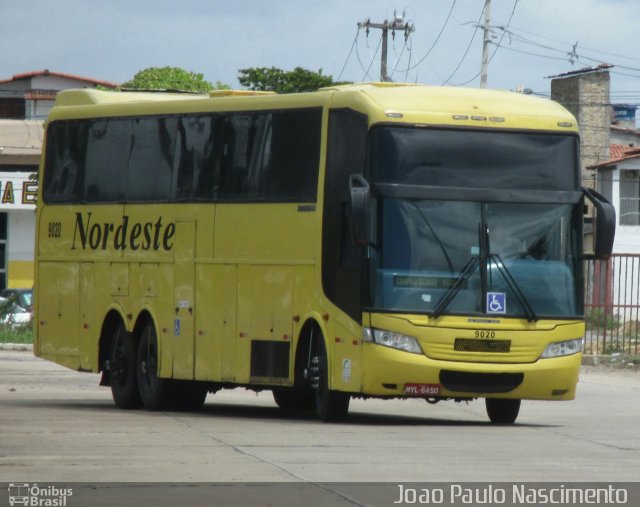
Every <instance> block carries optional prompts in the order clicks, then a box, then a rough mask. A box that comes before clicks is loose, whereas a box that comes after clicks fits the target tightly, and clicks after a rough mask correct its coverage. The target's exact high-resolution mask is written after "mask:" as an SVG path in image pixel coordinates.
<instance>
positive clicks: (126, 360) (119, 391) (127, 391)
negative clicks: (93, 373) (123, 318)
mask: <svg viewBox="0 0 640 507" xmlns="http://www.w3.org/2000/svg"><path fill="white" fill-rule="evenodd" d="M110 343H111V347H110V348H111V352H110V354H109V379H110V383H111V395H112V396H113V401H114V402H115V404H116V406H117V407H118V408H122V409H126V410H128V409H134V408H140V406H141V405H142V401H141V400H140V394H139V393H138V384H137V380H136V353H137V350H136V344H135V342H134V340H133V336H132V335H131V334H130V333H128V332H127V330H126V329H125V327H124V324H123V323H122V322H118V323H117V324H116V326H115V328H114V330H113V334H112V336H111V342H110Z"/></svg>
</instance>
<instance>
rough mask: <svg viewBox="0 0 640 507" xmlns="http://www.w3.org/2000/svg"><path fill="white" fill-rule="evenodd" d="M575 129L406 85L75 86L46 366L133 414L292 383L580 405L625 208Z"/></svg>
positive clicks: (62, 119) (43, 310) (48, 257)
mask: <svg viewBox="0 0 640 507" xmlns="http://www.w3.org/2000/svg"><path fill="white" fill-rule="evenodd" d="M578 150H579V139H578V129H577V126H576V122H575V119H574V118H573V117H572V116H571V115H570V114H569V113H568V112H567V111H566V110H564V109H563V108H562V107H560V106H559V105H557V104H555V103H553V102H551V101H548V100H543V99H539V98H534V97H530V96H525V95H522V94H517V93H510V92H498V91H487V90H471V89H465V88H446V87H427V86H421V85H399V84H389V83H373V84H357V85H347V86H337V87H331V88H326V89H321V90H319V91H317V92H313V93H303V94H291V95H275V94H265V93H254V92H248V91H244V92H242V91H221V92H212V93H211V94H209V95H188V94H169V93H148V92H145V93H142V92H126V93H113V92H100V91H95V90H72V91H63V92H61V93H60V94H59V95H58V98H57V100H56V105H55V107H54V108H53V110H52V111H51V114H50V116H49V118H48V121H47V125H46V136H45V146H44V150H43V158H42V164H41V168H40V175H39V178H40V182H41V188H42V191H41V192H40V195H39V197H38V199H39V200H38V206H37V242H36V256H37V262H36V291H35V294H36V298H37V301H36V315H37V319H36V322H37V326H36V328H37V329H36V331H37V332H36V338H35V346H34V351H35V354H36V355H37V356H40V357H43V358H46V359H49V360H52V361H55V362H57V363H60V364H62V365H65V366H67V367H69V368H72V369H75V370H80V371H88V372H101V373H102V377H101V379H102V380H101V384H102V385H105V386H110V387H111V391H112V394H113V398H114V401H115V403H116V405H117V406H118V407H121V408H125V409H128V408H137V407H140V406H143V407H145V408H146V409H149V410H158V409H197V408H199V407H201V406H202V405H203V403H204V401H205V397H206V396H207V394H208V393H215V392H216V391H218V390H219V389H223V388H233V387H244V388H248V389H252V390H256V391H260V390H272V391H273V396H274V399H275V402H276V403H277V404H278V405H279V406H280V407H282V408H284V409H287V410H315V411H316V412H317V415H318V417H319V418H320V419H321V420H323V421H339V420H342V419H344V418H345V417H346V416H347V412H348V407H349V401H350V399H351V398H352V397H362V398H369V397H379V398H409V397H418V398H423V399H426V400H427V401H429V402H437V401H441V400H455V401H461V400H471V399H476V398H485V399H486V408H487V413H488V416H489V418H490V420H491V421H492V422H495V423H513V422H515V420H516V418H517V415H518V411H519V407H520V400H522V399H544V400H569V399H572V398H574V396H575V389H576V383H577V379H578V371H579V367H580V362H581V355H582V354H581V352H582V343H583V334H584V318H583V315H584V312H583V262H582V261H583V259H584V257H585V255H584V253H583V234H584V232H585V231H584V227H583V222H584V210H585V202H586V200H585V195H586V197H587V198H588V200H589V201H591V202H593V206H592V208H593V209H594V210H596V211H595V221H594V223H593V224H589V232H595V240H594V254H593V255H594V256H596V257H599V258H606V257H607V256H608V255H610V251H611V245H612V241H613V229H614V226H613V224H614V223H615V219H614V217H613V211H612V210H613V208H612V207H611V205H610V204H609V203H608V202H607V201H605V200H604V199H603V198H602V197H601V196H599V195H598V194H597V193H595V192H593V191H591V190H584V191H583V190H582V189H581V187H580V168H579V164H578Z"/></svg>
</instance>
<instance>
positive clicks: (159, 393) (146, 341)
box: [137, 322, 172, 410]
mask: <svg viewBox="0 0 640 507" xmlns="http://www.w3.org/2000/svg"><path fill="white" fill-rule="evenodd" d="M137 379H138V391H139V392H140V399H141V400H142V404H143V405H144V408H146V409H147V410H163V409H165V408H168V405H169V403H170V401H171V394H172V393H171V381H170V380H168V379H162V378H158V339H157V337H156V329H155V326H154V325H153V323H152V322H147V324H145V326H144V328H143V329H142V336H141V338H140V344H139V345H138V355H137Z"/></svg>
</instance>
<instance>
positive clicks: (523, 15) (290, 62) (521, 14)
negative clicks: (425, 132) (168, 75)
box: [0, 0, 640, 104]
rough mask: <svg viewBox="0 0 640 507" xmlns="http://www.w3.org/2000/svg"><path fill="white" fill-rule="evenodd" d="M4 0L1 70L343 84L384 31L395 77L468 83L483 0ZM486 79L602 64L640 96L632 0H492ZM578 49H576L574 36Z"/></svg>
mask: <svg viewBox="0 0 640 507" xmlns="http://www.w3.org/2000/svg"><path fill="white" fill-rule="evenodd" d="M396 2H397V3H394V1H393V0H180V1H176V0H19V1H16V0H13V1H10V0H5V1H3V6H2V11H1V15H0V41H1V47H2V49H3V51H2V57H1V58H0V79H7V78H10V77H11V76H12V75H14V74H20V73H23V72H29V71H35V70H43V69H49V70H51V71H55V72H63V73H70V74H77V75H81V76H84V77H90V78H94V79H98V80H105V81H111V82H115V83H122V82H124V81H127V80H129V79H131V78H132V77H133V76H134V74H135V73H136V72H138V71H139V70H142V69H144V68H147V67H163V66H175V67H181V68H184V69H186V70H189V71H193V72H197V73H201V74H203V75H204V78H205V79H206V80H208V81H211V82H215V81H220V82H222V83H225V84H228V85H230V86H231V87H232V88H239V87H240V85H239V83H238V81H237V76H238V71H239V69H243V68H247V67H272V66H275V67H279V68H282V69H285V70H291V69H293V68H294V67H296V66H300V67H304V68H307V69H311V70H316V71H317V70H319V69H322V72H323V73H324V74H328V75H331V76H333V78H334V79H336V80H337V79H340V80H343V81H374V80H379V77H380V41H381V30H375V29H372V30H370V31H369V34H368V36H367V34H366V32H365V30H364V29H360V30H359V29H358V26H357V24H358V22H363V21H365V20H366V19H367V18H369V19H370V20H371V22H374V23H380V22H383V21H384V20H389V21H391V20H393V17H394V13H395V14H396V15H399V16H403V22H406V23H410V24H411V25H412V26H414V27H415V31H413V32H412V33H411V34H410V36H409V38H408V40H407V41H406V42H405V37H404V33H403V32H402V31H399V32H397V33H396V36H395V38H394V39H391V38H390V40H389V50H388V69H389V74H390V75H391V78H392V79H393V80H394V81H406V82H412V83H413V82H418V83H424V84H430V85H442V84H448V85H454V86H472V87H477V86H479V83H480V77H479V72H480V63H481V54H482V39H483V31H482V30H481V29H479V28H478V25H479V23H481V22H482V11H483V7H484V0H402V1H401V2H400V1H397V0H396ZM490 12H491V16H490V26H491V27H492V28H491V31H490V40H491V43H490V44H489V55H490V62H489V66H488V80H487V87H489V88H496V89H508V90H515V89H517V87H518V86H522V87H523V88H529V89H531V90H532V91H533V92H535V93H540V94H547V95H548V94H549V91H550V80H549V79H548V78H547V77H548V76H551V75H556V74H560V73H564V72H568V71H572V70H578V69H581V68H584V67H590V66H594V65H598V64H599V63H602V62H606V63H610V64H613V65H615V67H614V68H613V69H612V70H611V90H612V101H613V102H617V103H632V104H633V103H637V104H640V52H638V50H637V49H638V46H637V33H638V22H639V21H640V1H638V0H492V1H491V10H490ZM574 45H575V46H574Z"/></svg>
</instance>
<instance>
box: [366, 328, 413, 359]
mask: <svg viewBox="0 0 640 507" xmlns="http://www.w3.org/2000/svg"><path fill="white" fill-rule="evenodd" d="M362 340H363V341H365V342H373V343H377V344H378V345H384V346H385V347H391V348H393V349H398V350H404V351H405V352H412V353H413V354H422V349H421V348H420V345H419V344H418V340H416V339H415V338H414V337H413V336H407V335H404V334H400V333H394V332H393V331H385V330H383V329H371V328H368V327H365V328H364V329H363V330H362Z"/></svg>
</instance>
